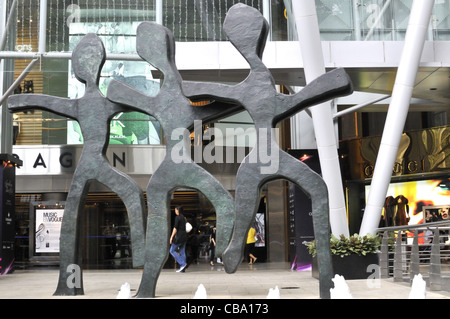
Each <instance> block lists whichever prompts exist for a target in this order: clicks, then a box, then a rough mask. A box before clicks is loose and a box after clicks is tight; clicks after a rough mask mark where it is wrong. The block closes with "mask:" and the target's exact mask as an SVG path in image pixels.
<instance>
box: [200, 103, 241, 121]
mask: <svg viewBox="0 0 450 319" xmlns="http://www.w3.org/2000/svg"><path fill="white" fill-rule="evenodd" d="M192 107H193V108H194V114H195V120H197V119H198V120H203V121H214V120H217V119H220V118H223V117H225V116H230V115H232V114H234V113H236V112H239V111H242V110H243V108H242V107H241V106H240V105H236V104H228V103H223V102H219V101H214V102H212V103H210V104H206V105H193V106H192Z"/></svg>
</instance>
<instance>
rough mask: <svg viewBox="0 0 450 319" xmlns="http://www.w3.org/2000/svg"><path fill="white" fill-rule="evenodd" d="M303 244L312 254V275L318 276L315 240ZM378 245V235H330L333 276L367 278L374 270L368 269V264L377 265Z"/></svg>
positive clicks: (379, 239) (379, 244) (379, 238)
mask: <svg viewBox="0 0 450 319" xmlns="http://www.w3.org/2000/svg"><path fill="white" fill-rule="evenodd" d="M305 245H306V246H307V247H308V252H309V253H310V254H311V255H312V276H313V277H314V278H318V277H319V274H318V268H317V259H316V258H315V257H316V244H315V241H314V240H313V241H311V242H309V243H307V244H305ZM380 246H381V237H380V236H379V235H370V234H367V235H365V236H359V235H358V234H354V235H352V236H350V237H345V236H344V235H341V236H340V237H339V238H337V237H336V236H334V235H331V238H330V249H331V260H332V263H333V272H334V273H333V276H334V275H335V274H338V275H341V276H343V277H344V278H345V279H365V278H367V277H368V276H369V275H370V274H371V273H373V271H374V269H368V267H369V265H373V264H375V265H378V251H379V249H380Z"/></svg>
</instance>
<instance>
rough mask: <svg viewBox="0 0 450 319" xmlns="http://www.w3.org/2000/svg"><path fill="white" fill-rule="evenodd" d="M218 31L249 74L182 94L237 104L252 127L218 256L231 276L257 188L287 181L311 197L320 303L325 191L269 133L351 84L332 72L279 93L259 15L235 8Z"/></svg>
mask: <svg viewBox="0 0 450 319" xmlns="http://www.w3.org/2000/svg"><path fill="white" fill-rule="evenodd" d="M223 29H224V32H225V33H226V35H227V36H228V38H229V40H230V41H231V43H232V44H233V45H234V46H235V48H236V49H237V50H238V51H239V52H240V53H241V54H242V56H243V57H244V58H245V59H246V60H247V62H248V64H249V65H250V73H249V75H248V76H247V78H246V79H245V80H243V81H242V82H241V83H238V84H236V85H225V84H217V83H202V82H197V83H195V82H185V83H184V84H183V90H184V92H185V94H186V96H188V97H190V98H193V99H196V98H202V99H204V98H209V99H211V100H221V101H227V102H231V103H234V104H240V105H242V106H243V107H244V108H245V109H246V110H247V111H248V113H249V114H250V116H251V117H252V119H253V121H254V124H255V129H256V141H257V142H256V145H255V147H254V148H253V149H252V150H251V152H250V153H249V154H248V156H247V157H246V158H245V159H244V161H243V162H242V163H241V166H240V168H239V170H238V173H237V177H236V192H235V212H236V220H235V227H234V230H233V236H232V238H231V242H230V245H229V246H228V248H227V249H226V250H225V252H224V254H223V262H224V266H225V269H226V271H227V272H230V273H232V272H235V271H236V269H237V267H238V266H239V264H240V263H241V261H242V258H243V251H244V247H245V239H246V235H247V232H248V230H249V227H250V225H251V222H252V221H253V220H254V217H255V214H256V212H257V209H258V203H259V200H260V191H261V187H262V186H263V185H264V184H265V183H267V182H269V181H271V180H275V179H286V180H289V181H291V182H292V183H295V184H297V185H298V186H299V187H300V188H301V189H302V190H303V191H304V192H305V193H306V194H308V195H309V196H310V197H311V200H312V214H313V224H314V233H315V238H316V242H317V244H318V262H319V272H320V278H321V280H320V284H321V289H320V292H321V296H322V297H323V298H327V297H329V288H332V287H333V286H332V281H331V277H332V268H331V255H330V248H329V238H330V234H329V228H330V223H329V202H328V190H327V186H326V184H325V182H324V181H323V179H322V178H321V177H320V176H319V175H318V174H316V173H315V172H314V171H312V170H311V169H310V168H309V167H308V166H307V165H306V164H304V163H302V162H301V161H299V160H297V159H295V158H294V157H292V156H291V155H289V154H287V153H286V152H284V151H282V150H281V149H280V148H279V146H278V144H277V142H276V136H275V134H273V128H274V127H275V125H276V124H277V123H278V122H279V121H281V120H283V119H285V118H288V117H289V116H291V115H293V114H295V113H297V112H299V111H301V110H303V109H305V108H307V107H309V106H312V105H315V104H319V103H322V102H324V101H327V100H329V99H332V98H335V97H338V96H342V95H347V94H350V93H351V92H352V85H351V82H350V80H349V78H348V76H347V74H346V73H345V71H344V70H343V69H337V70H334V71H331V72H329V73H326V74H324V75H323V76H321V77H319V78H318V79H316V80H315V81H313V82H311V83H310V84H308V85H307V86H306V87H305V88H303V90H301V91H300V92H299V93H297V94H295V95H284V94H281V93H278V92H277V91H276V88H275V83H274V80H273V78H272V75H271V73H270V71H269V70H268V69H267V67H266V66H265V65H264V63H263V62H262V55H263V51H264V47H265V43H266V39H267V35H268V31H269V25H268V23H267V21H266V20H265V19H264V17H263V16H262V15H261V13H260V12H259V11H258V10H256V9H254V8H252V7H250V6H247V5H244V4H236V5H234V6H233V7H231V8H230V10H229V11H228V13H227V16H226V19H225V21H224V26H223ZM269 150H270V151H269ZM267 152H270V155H269V154H267ZM268 164H269V165H268ZM319 246H320V248H319ZM319 251H320V252H319Z"/></svg>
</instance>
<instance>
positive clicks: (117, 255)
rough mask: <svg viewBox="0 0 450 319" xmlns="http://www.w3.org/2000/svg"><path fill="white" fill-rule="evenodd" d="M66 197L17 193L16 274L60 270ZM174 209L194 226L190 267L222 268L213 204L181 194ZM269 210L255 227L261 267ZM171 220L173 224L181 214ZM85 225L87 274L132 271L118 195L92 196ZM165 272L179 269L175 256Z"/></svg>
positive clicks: (174, 200)
mask: <svg viewBox="0 0 450 319" xmlns="http://www.w3.org/2000/svg"><path fill="white" fill-rule="evenodd" d="M66 196H67V194H65V193H55V194H45V193H41V194H16V234H17V235H16V253H15V254H16V257H15V268H16V269H21V268H22V269H23V268H30V267H42V266H45V267H53V266H58V262H59V261H58V258H59V234H57V235H55V232H57V231H58V227H60V225H61V221H62V214H63V211H64V204H65V202H64V201H65V197H66ZM170 205H171V211H172V212H174V209H175V207H177V206H180V205H181V206H183V209H184V215H185V216H186V218H187V220H188V221H189V222H190V223H191V225H192V226H193V229H192V231H191V232H190V233H189V241H188V244H187V247H186V254H187V258H188V262H189V263H210V261H213V263H214V264H216V263H220V262H221V261H220V259H219V260H217V257H218V256H215V258H214V259H213V260H211V253H212V251H211V249H210V241H211V236H212V235H213V232H214V231H215V225H216V214H215V210H214V207H213V206H212V204H211V203H210V202H209V201H208V200H207V199H206V198H205V197H204V196H203V195H202V194H201V193H199V192H197V191H195V190H192V189H177V190H176V191H175V192H174V193H173V195H172V198H171V204H170ZM266 206H267V205H266V197H265V196H263V197H261V204H260V207H259V210H258V213H257V215H256V220H255V224H254V225H255V228H256V229H257V233H258V236H257V238H258V240H257V243H256V252H255V254H256V257H257V258H258V262H265V261H266V260H267V245H266V241H267V229H266V227H267V212H266V210H267V207H266ZM49 215H52V216H54V218H53V219H52V221H51V223H46V222H45V221H44V218H43V216H49ZM58 216H59V217H58ZM171 216H172V220H171V222H172V224H173V222H174V217H175V214H171ZM47 220H48V219H47ZM81 220H82V221H81V237H80V238H81V240H82V242H81V245H82V258H83V268H84V269H127V268H132V258H131V257H132V249H131V241H130V224H129V220H128V215H127V212H126V209H125V205H124V204H123V202H122V200H121V199H120V198H119V197H118V196H117V195H116V194H114V193H90V194H89V195H88V197H87V200H86V205H85V210H84V214H83V216H81ZM244 262H245V261H244ZM164 267H165V268H174V267H176V265H175V263H174V259H173V258H172V257H171V256H169V258H168V261H167V263H166V265H165V266H164Z"/></svg>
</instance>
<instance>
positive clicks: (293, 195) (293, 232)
mask: <svg viewBox="0 0 450 319" xmlns="http://www.w3.org/2000/svg"><path fill="white" fill-rule="evenodd" d="M288 153H289V154H290V155H292V156H294V157H295V158H297V159H298V160H300V161H302V162H303V163H305V164H306V165H308V166H309V167H310V168H311V169H312V170H313V171H315V172H316V173H318V174H320V162H319V155H318V152H317V150H289V151H288ZM311 212H312V205H311V199H310V198H309V197H308V196H307V195H306V194H305V193H304V192H303V190H302V189H301V188H299V187H298V186H297V185H295V184H293V183H289V191H288V227H289V253H290V262H291V269H293V270H309V269H310V268H311V262H312V257H311V255H310V254H309V253H308V249H307V247H306V246H305V244H306V243H308V242H310V241H312V240H314V228H313V220H312V213H311Z"/></svg>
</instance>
